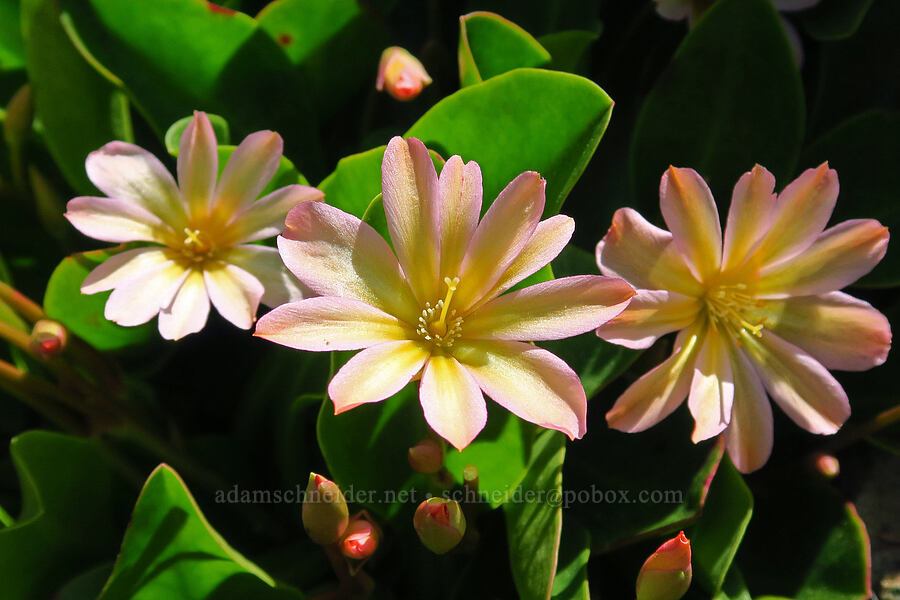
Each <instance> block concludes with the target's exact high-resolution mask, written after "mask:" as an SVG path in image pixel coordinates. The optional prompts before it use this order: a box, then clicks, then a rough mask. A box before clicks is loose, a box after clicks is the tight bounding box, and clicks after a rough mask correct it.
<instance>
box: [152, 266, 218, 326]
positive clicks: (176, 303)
mask: <svg viewBox="0 0 900 600" xmlns="http://www.w3.org/2000/svg"><path fill="white" fill-rule="evenodd" d="M208 316H209V296H208V295H207V293H206V285H204V283H203V275H202V274H201V273H200V271H194V270H192V271H190V272H189V274H188V276H187V277H186V278H185V279H184V281H183V282H182V284H181V287H180V288H178V292H177V293H176V294H175V298H174V300H173V301H172V303H171V304H170V305H169V306H168V307H166V308H163V309H162V310H160V311H159V333H160V334H161V335H162V336H163V337H164V338H165V339H167V340H178V339H181V338H183V337H184V336H186V335H188V334H191V333H196V332H198V331H200V330H201V329H203V327H204V326H205V325H206V319H207V317H208Z"/></svg>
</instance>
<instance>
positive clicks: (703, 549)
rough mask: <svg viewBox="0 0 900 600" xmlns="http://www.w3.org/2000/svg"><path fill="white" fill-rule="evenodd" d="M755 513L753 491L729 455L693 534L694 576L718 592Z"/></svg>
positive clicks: (714, 479)
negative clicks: (751, 491)
mask: <svg viewBox="0 0 900 600" xmlns="http://www.w3.org/2000/svg"><path fill="white" fill-rule="evenodd" d="M752 514H753V495H752V494H751V493H750V489H749V488H748V487H747V485H746V484H745V483H744V479H743V477H741V474H740V473H738V471H737V469H735V468H734V465H732V464H731V461H730V460H729V459H727V458H726V459H724V460H723V461H722V464H720V465H719V469H718V471H716V476H715V477H714V478H713V482H712V485H711V486H710V488H709V497H708V498H707V500H706V504H705V505H704V507H703V514H702V515H701V516H700V520H698V521H697V524H696V525H694V527H693V530H692V532H691V535H690V539H691V555H692V558H691V561H692V564H693V566H694V580H695V581H697V582H698V583H699V584H700V585H702V586H703V587H704V588H705V589H706V591H707V592H709V593H710V594H712V595H715V594H717V593H718V592H719V590H720V589H721V588H722V585H723V584H724V583H725V578H726V575H727V574H728V570H729V568H730V567H731V563H732V561H733V560H734V556H735V554H737V551H738V547H739V546H740V544H741V540H742V539H743V537H744V532H745V531H746V530H747V524H748V523H750V517H751V515H752Z"/></svg>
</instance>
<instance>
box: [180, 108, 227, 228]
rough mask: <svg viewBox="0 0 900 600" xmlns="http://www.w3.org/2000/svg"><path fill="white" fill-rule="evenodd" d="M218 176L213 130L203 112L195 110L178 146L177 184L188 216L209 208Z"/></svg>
mask: <svg viewBox="0 0 900 600" xmlns="http://www.w3.org/2000/svg"><path fill="white" fill-rule="evenodd" d="M218 175H219V152H218V145H217V143H216V132H215V131H214V130H213V127H212V124H211V123H210V122H209V118H208V117H207V116H206V113H203V112H200V111H196V110H195V111H194V118H193V120H191V122H190V123H189V124H188V126H187V127H186V128H185V130H184V133H182V134H181V143H180V144H179V147H178V184H179V185H180V186H181V194H182V198H183V199H184V201H185V202H186V203H187V208H188V211H189V212H190V214H191V216H193V217H198V216H200V217H202V216H204V215H206V214H207V212H208V211H209V209H210V204H211V202H212V198H213V194H214V193H215V190H216V177H218Z"/></svg>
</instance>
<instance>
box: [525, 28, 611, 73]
mask: <svg viewBox="0 0 900 600" xmlns="http://www.w3.org/2000/svg"><path fill="white" fill-rule="evenodd" d="M598 37H600V34H599V33H597V32H596V31H584V30H581V29H572V30H569V31H557V32H555V33H548V34H547V35H542V36H541V37H539V38H538V42H539V43H540V44H541V46H543V47H544V48H546V49H547V50H548V51H549V52H550V56H552V57H553V58H552V60H551V61H550V62H549V63H548V64H547V65H546V67H547V68H548V69H553V70H555V71H566V72H568V73H578V74H579V75H584V74H586V73H587V71H588V61H589V60H590V52H589V51H590V49H591V45H593V43H594V42H596V41H597V38H598Z"/></svg>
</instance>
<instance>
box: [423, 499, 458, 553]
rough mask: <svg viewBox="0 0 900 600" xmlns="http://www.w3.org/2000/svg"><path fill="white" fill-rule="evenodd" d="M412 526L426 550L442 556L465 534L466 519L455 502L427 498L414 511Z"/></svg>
mask: <svg viewBox="0 0 900 600" xmlns="http://www.w3.org/2000/svg"><path fill="white" fill-rule="evenodd" d="M413 526H414V527H415V528H416V533H418V534H419V539H420V540H422V543H423V544H424V545H425V547H426V548H428V549H429V550H431V551H432V552H434V553H435V554H444V553H445V552H449V551H450V550H452V549H453V548H454V547H456V545H457V544H459V542H460V540H462V538H463V536H464V535H465V534H466V517H465V515H464V514H463V511H462V508H460V506H459V502H457V501H456V500H449V499H447V498H429V499H428V500H426V501H425V502H423V503H422V504H420V505H419V508H417V509H416V514H415V516H414V517H413Z"/></svg>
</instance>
